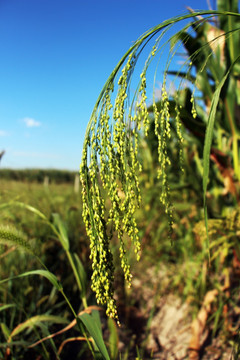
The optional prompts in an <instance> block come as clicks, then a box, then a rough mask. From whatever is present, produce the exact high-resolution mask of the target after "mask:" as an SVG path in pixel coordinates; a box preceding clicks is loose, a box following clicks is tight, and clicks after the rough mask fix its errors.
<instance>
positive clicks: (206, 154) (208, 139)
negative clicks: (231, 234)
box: [203, 56, 240, 258]
mask: <svg viewBox="0 0 240 360" xmlns="http://www.w3.org/2000/svg"><path fill="white" fill-rule="evenodd" d="M239 59H240V56H238V57H237V59H236V60H235V61H234V62H233V63H232V64H231V66H230V67H229V69H228V71H227V73H226V74H225V76H224V77H223V78H222V80H221V81H220V83H219V85H218V86H217V88H216V90H215V93H214V95H213V99H212V103H211V108H210V112H209V117H208V124H207V129H206V136H205V142H204V149H203V202H204V219H205V226H206V229H207V249H208V252H209V234H208V215H207V204H206V194H207V184H208V178H209V164H210V152H211V145H212V138H213V128H214V122H215V117H216V110H217V106H218V104H219V98H220V93H221V90H222V87H223V85H224V84H225V82H226V80H227V78H228V76H229V74H230V72H231V70H232V68H233V66H234V64H235V63H237V61H239ZM209 258H210V253H209Z"/></svg>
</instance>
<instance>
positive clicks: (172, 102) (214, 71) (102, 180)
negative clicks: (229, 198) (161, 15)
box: [80, 1, 240, 318]
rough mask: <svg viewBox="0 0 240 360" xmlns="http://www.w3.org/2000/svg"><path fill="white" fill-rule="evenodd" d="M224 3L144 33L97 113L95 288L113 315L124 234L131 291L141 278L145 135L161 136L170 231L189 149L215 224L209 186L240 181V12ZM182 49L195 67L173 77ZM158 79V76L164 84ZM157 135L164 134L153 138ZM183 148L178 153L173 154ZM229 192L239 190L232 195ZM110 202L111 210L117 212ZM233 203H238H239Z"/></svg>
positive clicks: (89, 183)
mask: <svg viewBox="0 0 240 360" xmlns="http://www.w3.org/2000/svg"><path fill="white" fill-rule="evenodd" d="M218 5H219V10H218V11H202V12H191V13H190V14H187V15H183V16H179V17H176V18H172V19H170V20H167V21H165V22H163V23H162V24H160V25H158V26H156V27H154V28H153V29H150V30H149V31H147V32H146V33H145V34H143V35H142V36H141V37H140V38H139V39H138V40H137V41H136V42H135V43H134V45H133V46H132V47H131V48H130V49H129V51H128V52H127V53H126V54H125V55H124V56H123V58H122V59H121V60H120V62H119V63H118V65H117V66H116V68H115V69H114V71H113V72H112V74H111V75H110V77H109V79H108V80H107V82H106V84H105V86H104V88H103V90H102V92H101V94H100V96H99V98H98V100H97V103H96V106H95V108H94V110H93V113H92V116H91V119H90V122H89V125H88V128H87V131H86V138H85V143H84V148H83V156H82V163H81V168H80V178H81V182H82V197H83V219H84V222H85V225H86V229H87V233H88V236H89V237H90V242H91V245H90V247H91V259H92V267H93V276H92V288H93V290H94V291H95V292H96V297H97V300H98V302H99V303H106V304H107V314H108V315H109V316H111V317H115V318H117V311H116V304H115V300H114V290H113V281H114V274H113V269H114V267H113V259H112V254H111V248H110V241H111V239H112V238H113V237H114V236H117V237H118V239H119V252H120V259H121V266H122V269H123V273H124V276H125V280H126V281H127V282H128V284H129V285H130V284H131V273H130V267H129V263H128V261H127V257H126V253H127V252H128V249H129V242H131V243H132V244H133V245H134V246H135V252H136V255H137V259H139V256H140V251H141V247H140V241H139V239H140V237H139V229H138V226H137V222H136V211H137V209H138V208H139V207H140V204H141V193H140V182H139V178H140V175H139V174H141V171H142V158H141V146H140V142H141V139H142V138H143V136H145V137H146V138H147V137H148V136H149V138H150V139H151V141H152V139H153V138H154V143H153V144H152V145H151V146H152V148H153V147H155V153H156V155H155V159H156V160H157V161H156V163H154V166H155V169H154V171H155V174H156V178H157V179H158V182H159V183H160V186H159V187H158V194H157V197H158V198H159V200H160V202H161V203H162V205H163V209H164V212H165V214H166V215H167V218H168V224H169V228H170V234H171V233H172V231H173V201H172V197H171V195H170V192H171V183H172V179H173V178H174V176H171V170H172V172H173V171H175V170H176V168H177V167H176V162H177V163H178V164H179V163H180V166H179V168H180V169H185V167H188V164H186V163H185V162H184V161H185V160H186V156H188V155H186V156H185V155H184V150H185V149H186V150H187V151H189V149H190V147H191V146H193V147H194V146H195V148H196V151H195V154H196V155H197V156H196V157H195V158H194V162H195V167H196V168H197V170H198V172H200V177H202V178H203V186H202V187H201V185H200V187H199V186H198V191H199V190H200V191H201V192H202V201H203V203H204V207H205V223H206V226H207V219H208V216H207V208H206V196H207V186H208V182H209V181H211V182H213V184H212V185H211V187H209V189H210V190H211V189H215V186H216V182H217V183H219V176H220V177H222V178H224V177H225V176H228V180H229V181H230V182H231V183H234V182H235V180H236V179H237V180H239V179H240V177H239V168H240V166H239V165H240V164H239V148H238V141H239V133H240V132H239V124H238V119H237V118H236V117H235V112H236V106H239V99H240V97H239V95H238V93H239V81H238V75H239V73H238V68H239V64H238V63H239V57H238V55H237V54H236V52H235V50H234V44H236V43H239V41H238V40H239V36H240V35H239V34H240V32H239V29H240V27H239V21H240V15H239V14H238V12H237V2H236V1H233V2H230V1H227V5H226V4H225V5H224V4H223V3H222V2H221V1H220V2H219V4H218ZM217 17H219V22H218V23H219V24H220V25H219V26H218V25H217V20H216V19H217ZM189 18H192V21H191V22H190V23H189V24H187V25H185V23H184V25H183V27H182V30H181V31H180V32H177V33H176V34H175V35H174V36H172V37H171V38H168V39H167V41H166V42H165V43H163V38H164V37H166V35H167V33H168V30H169V28H170V27H171V26H172V25H173V23H177V22H183V21H185V20H187V19H189ZM226 19H227V20H226ZM212 23H213V24H214V25H212ZM192 33H193V34H192ZM150 43H151V44H152V46H151V45H150ZM169 46H170V54H169V55H168V58H167V61H166V65H165V66H166V68H165V71H164V73H163V77H162V81H161V83H162V86H161V99H160V101H156V99H155V98H156V96H155V92H154V93H153V99H152V101H153V105H152V107H151V108H148V106H147V103H146V100H147V87H146V86H147V72H148V71H149V67H150V65H151V64H152V63H153V62H154V58H155V57H156V56H158V55H159V62H160V59H161V55H162V53H163V51H164V50H169ZM181 46H184V47H185V49H186V51H187V55H188V56H187V60H186V62H185V64H184V66H183V67H182V69H180V71H173V70H171V69H170V67H171V62H172V60H173V58H174V55H175V53H176V52H177V50H178V49H179V47H181ZM146 48H147V49H149V48H150V53H149V55H147V57H146V62H145V65H144V66H143V69H142V71H141V73H140V74H138V75H137V78H138V85H137V87H136V91H135V92H132V90H131V89H130V85H131V84H133V83H134V82H135V81H134V78H133V74H135V70H136V68H137V62H138V61H139V58H140V55H141V56H142V55H143V53H144V50H145V49H146ZM172 75H174V81H175V83H176V84H177V86H178V88H177V90H176V91H174V92H173V91H172V92H170V91H169V90H168V79H169V77H171V76H172ZM156 79H157V70H156V72H155V75H154V79H153V83H154V86H155V82H156ZM158 81H159V80H158ZM116 83H117V84H116ZM115 87H116V88H117V89H116V93H114V88H115ZM131 93H134V96H131ZM150 112H151V114H150V116H149V113H150ZM151 121H152V122H153V124H154V125H153V126H152V124H151ZM182 124H183V126H184V129H183V130H181V127H182ZM151 130H153V131H154V134H151ZM151 141H149V142H151ZM185 142H186V143H185ZM186 144H187V145H186ZM174 146H176V147H177V148H178V152H177V154H174V155H173V154H172V151H173V149H174ZM231 152H233V156H231ZM176 155H177V156H179V157H177V156H176ZM221 157H222V158H223V159H224V165H222V162H221V160H220V158H221ZM143 158H144V156H143ZM210 158H211V159H213V161H214V159H215V163H216V165H217V166H218V167H219V169H220V174H219V171H218V172H216V171H215V172H216V175H215V177H214V178H212V172H211V173H210V170H209V166H210ZM173 160H174V161H173ZM232 162H233V164H232ZM225 164H226V165H225ZM189 165H190V166H191V164H189ZM147 166H149V165H147ZM232 170H233V171H234V175H232ZM190 171H191V172H192V170H191V169H190ZM226 171H227V172H228V175H226ZM183 176H184V175H183ZM234 176H235V177H236V178H234ZM179 177H181V175H179V176H177V177H176V176H175V182H176V183H177V180H178V178H179ZM224 181H225V179H223V182H224ZM154 183H155V180H154ZM184 186H186V184H185V185H184ZM190 186H191V185H190ZM103 189H104V191H103ZM201 189H202V190H201ZM227 192H231V193H232V192H233V190H232V188H231V190H230V189H227ZM233 195H236V193H235V194H233ZM105 196H107V199H108V200H107V201H108V203H107V202H106V200H105V198H106V197H105ZM109 201H110V209H109V206H107V204H108V205H109ZM233 202H235V203H236V198H235V200H233ZM207 248H208V249H209V245H208V244H207Z"/></svg>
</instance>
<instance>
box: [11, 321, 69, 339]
mask: <svg viewBox="0 0 240 360" xmlns="http://www.w3.org/2000/svg"><path fill="white" fill-rule="evenodd" d="M42 322H51V323H55V324H66V323H68V320H67V319H64V318H62V317H60V316H54V315H36V316H33V317H31V318H30V319H28V320H26V321H24V322H23V323H21V324H19V325H18V326H17V327H16V328H15V329H14V330H13V331H12V332H11V334H10V336H9V339H8V342H10V341H11V339H12V338H13V337H14V336H16V335H18V334H20V333H21V332H22V331H24V330H25V329H27V328H30V329H31V328H33V327H34V326H40V324H41V323H42Z"/></svg>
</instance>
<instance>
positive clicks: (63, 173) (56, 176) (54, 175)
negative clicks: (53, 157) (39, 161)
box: [0, 169, 76, 184]
mask: <svg viewBox="0 0 240 360" xmlns="http://www.w3.org/2000/svg"><path fill="white" fill-rule="evenodd" d="M46 176H47V177H48V178H49V182H50V183H51V182H54V183H56V184H60V183H73V182H74V179H75V176H76V172H74V171H68V170H54V169H25V170H15V169H1V170H0V179H5V180H15V181H24V182H37V183H42V182H43V181H44V179H45V177H46Z"/></svg>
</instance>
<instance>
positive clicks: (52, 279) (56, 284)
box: [0, 270, 62, 291]
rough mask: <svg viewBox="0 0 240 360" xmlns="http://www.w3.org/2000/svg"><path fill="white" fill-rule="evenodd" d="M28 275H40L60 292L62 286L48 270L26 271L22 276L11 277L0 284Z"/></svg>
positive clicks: (0, 281)
mask: <svg viewBox="0 0 240 360" xmlns="http://www.w3.org/2000/svg"><path fill="white" fill-rule="evenodd" d="M29 275H40V276H44V277H45V278H47V279H48V280H49V281H50V282H51V283H52V285H53V286H54V287H55V288H56V289H57V290H59V291H60V290H62V285H61V284H60V283H59V281H58V279H57V278H56V276H55V275H54V274H52V273H51V272H50V271H48V270H32V271H27V272H25V273H23V274H20V275H17V276H13V277H10V278H7V279H4V280H0V284H3V283H5V282H8V281H9V280H15V279H19V278H21V277H25V276H29Z"/></svg>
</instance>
